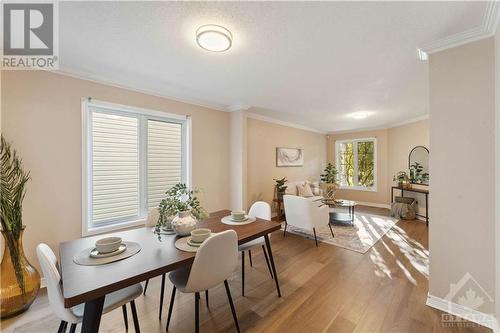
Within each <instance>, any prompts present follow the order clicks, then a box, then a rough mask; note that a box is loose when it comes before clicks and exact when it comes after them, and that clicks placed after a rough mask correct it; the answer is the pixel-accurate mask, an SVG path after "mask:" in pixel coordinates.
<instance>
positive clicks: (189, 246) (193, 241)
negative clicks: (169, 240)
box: [175, 228, 214, 252]
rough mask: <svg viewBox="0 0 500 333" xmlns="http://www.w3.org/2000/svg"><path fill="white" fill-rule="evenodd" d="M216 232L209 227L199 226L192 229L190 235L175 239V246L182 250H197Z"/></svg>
mask: <svg viewBox="0 0 500 333" xmlns="http://www.w3.org/2000/svg"><path fill="white" fill-rule="evenodd" d="M213 234H214V233H212V231H211V230H210V229H207V228H199V229H194V230H192V231H191V233H190V236H187V237H182V238H179V239H177V240H176V241H175V247H176V248H177V249H179V250H181V251H186V252H197V251H198V249H199V248H200V246H201V245H202V244H203V242H204V241H206V240H207V239H208V238H209V237H210V236H212V235H213Z"/></svg>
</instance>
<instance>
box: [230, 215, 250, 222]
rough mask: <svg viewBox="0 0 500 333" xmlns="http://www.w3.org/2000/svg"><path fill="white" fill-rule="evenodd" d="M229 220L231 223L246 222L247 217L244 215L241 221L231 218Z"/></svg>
mask: <svg viewBox="0 0 500 333" xmlns="http://www.w3.org/2000/svg"><path fill="white" fill-rule="evenodd" d="M229 219H230V220H231V221H233V222H245V221H247V220H248V215H245V216H244V217H243V218H242V219H235V218H233V217H232V216H230V217H229Z"/></svg>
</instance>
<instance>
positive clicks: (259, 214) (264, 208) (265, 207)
mask: <svg viewBox="0 0 500 333" xmlns="http://www.w3.org/2000/svg"><path fill="white" fill-rule="evenodd" d="M248 215H250V216H253V217H256V218H259V219H263V220H268V221H270V220H271V206H269V204H268V203H267V202H264V201H256V202H254V204H253V205H252V207H250V210H249V211H248Z"/></svg>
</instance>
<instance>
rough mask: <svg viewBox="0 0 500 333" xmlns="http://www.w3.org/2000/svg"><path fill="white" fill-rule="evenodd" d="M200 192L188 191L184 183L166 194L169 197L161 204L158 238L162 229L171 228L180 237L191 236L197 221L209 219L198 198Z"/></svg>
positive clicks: (157, 225) (175, 186)
mask: <svg viewBox="0 0 500 333" xmlns="http://www.w3.org/2000/svg"><path fill="white" fill-rule="evenodd" d="M198 192H199V191H198V190H190V189H188V188H187V186H186V184H183V183H178V184H176V185H174V186H173V187H172V188H171V189H169V190H168V191H167V192H165V194H166V195H167V197H166V198H165V199H163V200H162V201H161V202H160V206H159V211H160V217H159V219H158V222H157V223H156V227H155V232H156V233H157V234H158V236H159V235H160V231H161V229H163V230H165V229H170V228H172V229H173V230H174V231H175V232H176V233H177V234H178V235H180V236H186V235H189V234H190V232H191V231H192V230H193V229H195V228H196V222H197V220H201V219H204V218H206V217H208V214H207V212H206V211H205V209H204V208H203V207H202V206H201V204H200V201H199V200H198V198H197V197H196V194H197V193H198Z"/></svg>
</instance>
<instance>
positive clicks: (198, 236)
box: [191, 228, 212, 243]
mask: <svg viewBox="0 0 500 333" xmlns="http://www.w3.org/2000/svg"><path fill="white" fill-rule="evenodd" d="M211 232H212V231H211V230H210V229H206V228H200V229H194V230H193V231H191V241H193V242H195V243H203V242H204V241H205V239H207V238H208V237H210V233H211Z"/></svg>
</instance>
